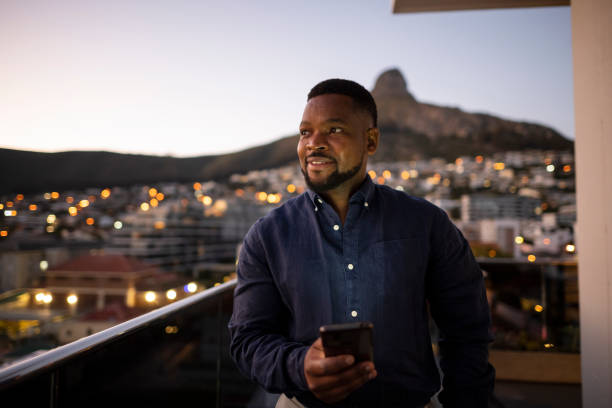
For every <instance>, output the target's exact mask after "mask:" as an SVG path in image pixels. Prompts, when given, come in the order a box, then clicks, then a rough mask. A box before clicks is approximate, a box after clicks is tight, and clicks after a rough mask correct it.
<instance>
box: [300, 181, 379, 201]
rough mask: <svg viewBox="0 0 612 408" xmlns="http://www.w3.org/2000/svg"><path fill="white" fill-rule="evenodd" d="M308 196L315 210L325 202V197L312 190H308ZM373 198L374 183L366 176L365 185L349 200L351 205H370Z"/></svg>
mask: <svg viewBox="0 0 612 408" xmlns="http://www.w3.org/2000/svg"><path fill="white" fill-rule="evenodd" d="M306 194H308V197H309V198H310V201H311V202H312V203H313V204H314V206H315V208H318V207H319V206H320V205H321V204H323V203H324V202H325V200H324V199H323V197H321V196H320V195H319V194H318V193H316V192H315V191H313V190H311V189H307V190H306ZM373 197H374V183H373V182H372V179H371V178H370V176H367V175H366V177H365V180H363V183H361V185H360V186H359V188H358V189H357V191H355V192H354V193H353V195H352V196H351V198H350V199H349V203H355V202H357V203H370V201H371V200H372V198H373Z"/></svg>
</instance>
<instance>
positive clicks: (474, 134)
mask: <svg viewBox="0 0 612 408" xmlns="http://www.w3.org/2000/svg"><path fill="white" fill-rule="evenodd" d="M372 94H373V96H374V98H375V99H376V103H377V105H378V111H379V127H380V129H381V142H380V148H379V151H378V152H377V153H376V155H375V156H374V158H373V160H374V161H398V160H411V159H419V158H427V157H443V158H446V159H449V160H452V159H454V158H456V157H457V156H461V155H475V154H491V153H495V152H499V151H506V150H522V149H544V150H572V149H573V142H572V141H570V140H568V139H566V138H564V137H563V136H561V135H560V134H559V133H558V132H556V131H555V130H553V129H551V128H549V127H546V126H542V125H538V124H533V123H525V122H514V121H510V120H505V119H501V118H498V117H495V116H492V115H488V114H482V113H469V112H464V111H462V110H460V109H457V108H450V107H443V106H436V105H431V104H425V103H421V102H418V101H417V99H416V98H415V97H414V96H413V95H412V94H410V92H409V91H408V89H407V85H406V81H405V79H404V77H403V76H402V74H401V73H400V72H399V71H398V70H396V69H392V70H389V71H386V72H384V73H383V74H382V75H381V76H380V77H379V78H378V80H377V81H376V85H375V87H374V90H373V91H372ZM297 121H299V118H296V123H297ZM296 145H297V136H289V137H285V138H282V139H279V140H277V141H275V142H272V143H269V144H266V145H262V146H257V147H253V148H250V149H246V150H242V151H239V152H235V153H230V154H224V155H214V156H199V157H190V158H174V157H164V156H145V155H134V154H120V153H111V152H104V151H100V152H80V151H72V152H60V153H39V152H28V151H19V150H10V149H0V193H8V192H21V193H26V192H37V191H50V190H65V189H80V188H85V187H102V186H120V185H123V186H126V185H133V184H150V183H155V182H160V181H177V182H190V181H194V180H210V179H212V180H219V179H224V178H226V177H228V176H229V175H231V174H233V173H246V172H248V171H249V170H257V169H265V168H274V167H279V166H283V165H286V164H291V163H296V162H297V157H296Z"/></svg>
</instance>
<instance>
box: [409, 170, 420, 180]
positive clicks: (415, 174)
mask: <svg viewBox="0 0 612 408" xmlns="http://www.w3.org/2000/svg"><path fill="white" fill-rule="evenodd" d="M410 177H411V178H417V177H419V172H418V171H416V170H415V169H412V170H410Z"/></svg>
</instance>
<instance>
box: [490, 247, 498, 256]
mask: <svg viewBox="0 0 612 408" xmlns="http://www.w3.org/2000/svg"><path fill="white" fill-rule="evenodd" d="M495 255H497V251H496V250H494V249H490V250H489V258H495Z"/></svg>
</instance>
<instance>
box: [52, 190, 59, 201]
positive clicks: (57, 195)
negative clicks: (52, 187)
mask: <svg viewBox="0 0 612 408" xmlns="http://www.w3.org/2000/svg"><path fill="white" fill-rule="evenodd" d="M59 196H60V194H59V193H58V192H57V191H54V192H52V193H51V198H52V199H54V200H57V199H58V198H59Z"/></svg>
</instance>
